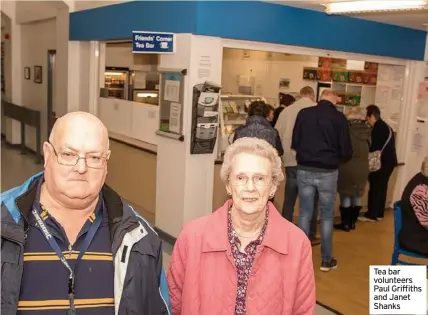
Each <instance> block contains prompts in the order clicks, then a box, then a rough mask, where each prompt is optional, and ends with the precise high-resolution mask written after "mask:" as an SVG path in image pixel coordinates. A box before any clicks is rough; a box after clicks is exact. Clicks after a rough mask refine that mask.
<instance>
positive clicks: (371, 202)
mask: <svg viewBox="0 0 428 315" xmlns="http://www.w3.org/2000/svg"><path fill="white" fill-rule="evenodd" d="M393 170H394V168H393V167H382V168H381V169H380V170H379V171H377V172H373V173H370V175H369V184H370V188H369V195H368V210H367V213H366V214H365V216H366V217H367V218H369V219H373V220H376V219H377V218H383V215H384V213H385V206H386V194H387V192H388V182H389V178H390V177H391V174H392V171H393Z"/></svg>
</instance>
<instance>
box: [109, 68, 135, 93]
mask: <svg viewBox="0 0 428 315" xmlns="http://www.w3.org/2000/svg"><path fill="white" fill-rule="evenodd" d="M104 87H105V89H106V90H107V93H108V96H107V97H111V98H118V99H123V100H128V91H129V68H118V67H106V70H105V72H104Z"/></svg>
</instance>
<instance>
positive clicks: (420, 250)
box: [399, 156, 428, 258]
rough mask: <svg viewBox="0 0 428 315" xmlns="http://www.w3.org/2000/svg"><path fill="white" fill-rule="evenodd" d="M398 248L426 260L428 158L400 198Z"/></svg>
mask: <svg viewBox="0 0 428 315" xmlns="http://www.w3.org/2000/svg"><path fill="white" fill-rule="evenodd" d="M401 215H402V227H401V231H400V234H399V241H400V247H402V248H403V249H405V250H408V251H410V252H413V253H417V254H419V255H423V256H426V257H427V258H428V156H427V157H425V159H424V161H423V162H422V167H421V171H420V172H419V173H418V174H416V175H415V176H413V178H412V179H411V180H410V181H409V182H408V183H407V185H406V188H404V192H403V195H402V197H401Z"/></svg>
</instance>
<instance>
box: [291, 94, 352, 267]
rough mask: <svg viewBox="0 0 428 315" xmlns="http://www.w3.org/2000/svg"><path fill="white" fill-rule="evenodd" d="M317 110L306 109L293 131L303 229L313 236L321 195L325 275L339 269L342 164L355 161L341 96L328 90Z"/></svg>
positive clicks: (300, 217)
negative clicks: (336, 233) (336, 242)
mask: <svg viewBox="0 0 428 315" xmlns="http://www.w3.org/2000/svg"><path fill="white" fill-rule="evenodd" d="M320 99H321V100H320V101H319V103H318V105H317V106H311V107H308V108H304V109H302V110H301V111H300V112H299V114H298V115H297V119H296V123H295V125H294V129H293V138H292V142H291V148H292V149H293V150H295V151H296V157H297V186H298V189H299V201H300V202H299V203H300V215H299V227H300V228H301V229H302V230H303V231H304V232H305V233H306V235H309V226H310V220H311V218H312V214H313V210H314V197H315V194H316V192H317V191H318V196H319V203H320V217H321V256H322V257H321V258H322V262H321V267H320V270H321V271H330V270H331V269H334V268H336V267H337V260H336V259H335V258H334V257H333V255H332V254H333V217H334V203H335V200H336V192H337V178H338V168H339V164H340V162H341V161H343V160H347V159H350V158H352V145H351V138H350V135H349V126H348V121H347V120H346V117H345V116H344V115H343V114H342V113H340V112H339V111H338V110H337V109H336V106H335V105H336V103H337V102H338V100H339V97H338V96H337V94H336V93H335V92H334V91H333V90H331V89H326V90H324V91H323V92H322V94H321V98H320Z"/></svg>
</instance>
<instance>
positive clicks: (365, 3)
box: [324, 0, 427, 14]
mask: <svg viewBox="0 0 428 315" xmlns="http://www.w3.org/2000/svg"><path fill="white" fill-rule="evenodd" d="M426 5H427V0H401V1H397V0H391V1H372V0H361V1H350V2H335V3H328V4H325V5H324V6H325V7H326V10H325V11H326V13H328V14H346V13H365V12H378V11H400V10H420V9H423V8H424V7H425V6H426Z"/></svg>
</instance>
